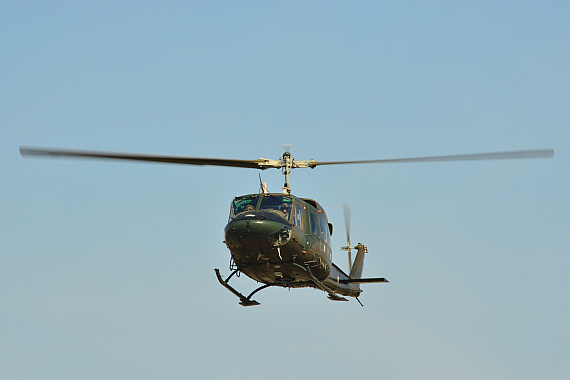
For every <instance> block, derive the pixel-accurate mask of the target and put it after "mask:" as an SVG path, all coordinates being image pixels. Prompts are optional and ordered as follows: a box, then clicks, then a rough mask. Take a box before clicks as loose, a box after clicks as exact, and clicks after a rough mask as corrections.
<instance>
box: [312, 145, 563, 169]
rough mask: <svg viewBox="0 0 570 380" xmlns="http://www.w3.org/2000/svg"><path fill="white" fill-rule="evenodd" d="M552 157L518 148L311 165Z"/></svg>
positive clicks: (549, 151)
mask: <svg viewBox="0 0 570 380" xmlns="http://www.w3.org/2000/svg"><path fill="white" fill-rule="evenodd" d="M552 157H554V149H540V150H518V151H512V152H493V153H475V154H458V155H452V156H431V157H413V158H389V159H382V160H362V161H322V162H319V161H317V162H315V163H313V164H312V166H313V167H314V166H318V165H342V164H383V163H396V162H437V161H476V160H510V159H520V158H552Z"/></svg>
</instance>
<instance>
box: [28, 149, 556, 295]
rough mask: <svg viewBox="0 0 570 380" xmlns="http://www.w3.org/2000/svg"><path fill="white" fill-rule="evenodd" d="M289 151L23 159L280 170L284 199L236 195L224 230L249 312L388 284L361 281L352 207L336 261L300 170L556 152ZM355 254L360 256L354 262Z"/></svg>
mask: <svg viewBox="0 0 570 380" xmlns="http://www.w3.org/2000/svg"><path fill="white" fill-rule="evenodd" d="M284 147H285V152H284V153H283V155H282V156H281V157H280V158H279V159H278V160H270V159H264V158H259V159H257V160H234V159H220V158H200V157H185V156H168V155H149V154H137V153H120V152H98V151H84V150H66V149H51V148H26V147H20V154H21V155H22V156H23V157H28V156H29V157H31V156H36V157H63V158H94V159H114V160H131V161H150V162H161V163H174V164H185V165H212V166H229V167H240V168H250V169H260V170H265V169H269V168H276V169H281V170H282V172H283V175H284V176H285V183H284V185H283V189H282V193H270V192H268V191H267V187H266V186H265V184H263V183H261V186H260V191H259V193H256V194H248V195H243V196H238V197H235V198H234V199H233V200H232V202H231V205H230V215H229V221H228V223H227V225H226V226H225V228H224V235H225V241H224V243H225V244H226V246H227V247H228V249H229V251H230V253H231V261H230V270H231V271H232V273H231V274H230V275H229V276H228V277H227V278H226V279H224V278H223V277H222V275H221V274H220V271H219V269H217V268H216V269H214V271H215V273H216V276H217V278H218V281H219V282H220V284H222V285H223V286H224V287H225V288H227V289H228V290H229V291H231V292H232V293H233V294H234V295H236V296H237V297H238V298H239V300H240V302H239V303H240V304H241V305H243V306H253V305H259V302H257V301H255V300H253V299H252V296H253V295H254V294H256V293H257V292H259V291H260V290H263V289H265V288H268V287H271V286H278V287H285V288H303V287H309V288H315V289H320V290H322V291H324V292H326V293H328V298H329V299H330V300H333V301H347V299H346V298H345V297H346V296H348V297H354V298H356V300H357V301H358V302H359V303H360V305H362V303H361V302H360V300H359V299H358V297H359V296H360V294H361V293H362V290H361V289H360V284H363V283H387V282H388V280H386V279H385V278H362V270H363V267H364V256H365V254H366V253H367V252H368V249H367V247H365V246H364V245H363V244H361V243H358V244H357V245H356V246H351V245H350V208H349V207H348V206H347V205H346V204H345V205H344V206H343V209H344V218H345V227H346V235H347V245H346V246H344V247H342V248H341V249H342V250H344V251H347V252H348V271H347V272H344V271H343V270H342V269H340V267H339V266H337V265H336V264H334V263H333V262H332V248H331V235H332V233H333V226H332V224H331V223H329V221H328V219H327V215H326V213H325V210H324V209H323V207H322V206H321V205H320V204H319V203H317V202H316V201H315V200H313V199H310V198H298V197H296V196H294V195H293V194H292V193H291V188H290V186H289V175H290V173H291V170H293V169H299V168H311V169H314V168H315V167H317V166H324V165H343V164H372V163H402V162H438V161H473V160H502V159H522V158H552V157H554V150H552V149H542V150H522V151H510V152H493V153H476V154H460V155H447V156H429V157H414V158H396V159H379V160H360V161H315V160H313V159H312V160H308V161H298V160H295V159H294V158H293V157H292V155H291V153H290V151H289V150H290V147H291V146H290V145H289V144H286V145H284ZM352 250H356V252H357V253H356V257H355V259H354V261H352V254H351V252H352ZM240 273H243V274H245V275H246V276H248V277H250V278H251V279H253V280H255V281H257V282H258V283H262V284H263V285H261V286H260V287H258V288H257V289H255V290H254V291H252V292H251V293H250V294H249V295H248V296H247V297H246V296H244V295H243V294H242V293H240V292H239V291H237V290H236V289H234V288H233V287H232V286H231V285H229V281H230V279H231V278H232V277H233V276H234V275H237V276H239V275H240Z"/></svg>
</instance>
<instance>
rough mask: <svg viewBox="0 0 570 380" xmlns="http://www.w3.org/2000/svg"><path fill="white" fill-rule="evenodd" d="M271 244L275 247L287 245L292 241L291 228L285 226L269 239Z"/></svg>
mask: <svg viewBox="0 0 570 380" xmlns="http://www.w3.org/2000/svg"><path fill="white" fill-rule="evenodd" d="M267 239H268V240H269V243H271V245H273V246H275V247H279V246H282V245H285V244H287V242H289V240H291V227H289V226H283V227H282V228H281V229H280V230H279V231H277V232H276V233H274V234H273V235H269V236H268V237H267Z"/></svg>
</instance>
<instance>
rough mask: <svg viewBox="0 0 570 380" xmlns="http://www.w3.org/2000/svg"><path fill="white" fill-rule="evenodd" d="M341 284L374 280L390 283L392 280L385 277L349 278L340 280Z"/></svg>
mask: <svg viewBox="0 0 570 380" xmlns="http://www.w3.org/2000/svg"><path fill="white" fill-rule="evenodd" d="M338 282H340V283H341V284H364V283H372V282H386V283H389V282H390V281H388V280H386V279H385V278H349V279H343V280H339V281H338Z"/></svg>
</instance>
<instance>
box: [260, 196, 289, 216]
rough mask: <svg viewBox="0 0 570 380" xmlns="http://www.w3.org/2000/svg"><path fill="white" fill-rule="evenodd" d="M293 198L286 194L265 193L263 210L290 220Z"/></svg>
mask: <svg viewBox="0 0 570 380" xmlns="http://www.w3.org/2000/svg"><path fill="white" fill-rule="evenodd" d="M292 205H293V199H292V198H291V197H290V196H286V195H264V196H263V199H262V200H261V210H267V211H271V212H274V213H276V214H278V215H279V216H282V217H284V218H285V219H287V220H289V215H290V214H291V206H292Z"/></svg>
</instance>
